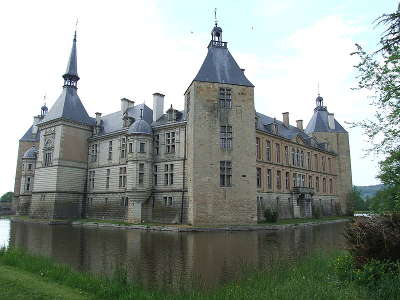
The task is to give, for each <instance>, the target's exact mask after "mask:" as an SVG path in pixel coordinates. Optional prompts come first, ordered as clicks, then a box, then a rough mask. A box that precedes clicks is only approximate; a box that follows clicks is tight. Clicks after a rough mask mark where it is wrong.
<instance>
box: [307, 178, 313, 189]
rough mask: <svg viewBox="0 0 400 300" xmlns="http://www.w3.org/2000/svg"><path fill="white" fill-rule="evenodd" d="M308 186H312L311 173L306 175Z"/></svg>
mask: <svg viewBox="0 0 400 300" xmlns="http://www.w3.org/2000/svg"><path fill="white" fill-rule="evenodd" d="M308 187H309V188H310V189H312V187H313V184H312V176H311V175H308Z"/></svg>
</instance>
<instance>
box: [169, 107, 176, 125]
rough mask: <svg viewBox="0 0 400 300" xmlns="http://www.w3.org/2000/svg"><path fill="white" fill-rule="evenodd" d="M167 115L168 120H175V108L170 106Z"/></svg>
mask: <svg viewBox="0 0 400 300" xmlns="http://www.w3.org/2000/svg"><path fill="white" fill-rule="evenodd" d="M167 117H168V122H174V121H176V110H175V109H173V108H172V104H171V107H170V108H169V109H168V111H167Z"/></svg>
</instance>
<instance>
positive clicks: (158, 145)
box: [154, 134, 160, 155]
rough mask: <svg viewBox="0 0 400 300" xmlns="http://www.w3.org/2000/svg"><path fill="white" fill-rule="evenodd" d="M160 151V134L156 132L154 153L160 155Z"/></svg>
mask: <svg viewBox="0 0 400 300" xmlns="http://www.w3.org/2000/svg"><path fill="white" fill-rule="evenodd" d="M159 153H160V135H159V134H156V135H155V136H154V154H155V155H158V154H159Z"/></svg>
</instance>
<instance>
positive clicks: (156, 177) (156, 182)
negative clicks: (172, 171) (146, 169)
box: [153, 165, 158, 185]
mask: <svg viewBox="0 0 400 300" xmlns="http://www.w3.org/2000/svg"><path fill="white" fill-rule="evenodd" d="M157 172H158V166H157V165H154V166H153V178H154V180H153V181H154V182H153V184H154V185H158V174H157Z"/></svg>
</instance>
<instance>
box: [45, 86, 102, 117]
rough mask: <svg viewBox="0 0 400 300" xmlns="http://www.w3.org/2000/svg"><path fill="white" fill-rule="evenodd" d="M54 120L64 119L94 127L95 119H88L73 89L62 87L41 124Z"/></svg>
mask: <svg viewBox="0 0 400 300" xmlns="http://www.w3.org/2000/svg"><path fill="white" fill-rule="evenodd" d="M56 119H65V120H69V121H73V122H76V123H80V124H84V125H94V123H95V119H94V118H91V117H89V115H88V113H87V112H86V109H85V107H84V106H83V104H82V102H81V100H80V99H79V96H78V94H77V91H76V88H74V87H64V89H63V91H62V93H61V95H60V96H59V97H58V99H57V101H56V102H55V103H54V104H53V106H52V107H51V108H50V110H49V112H48V113H47V114H46V116H45V117H44V119H43V120H42V122H41V123H45V122H49V121H52V120H56Z"/></svg>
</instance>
